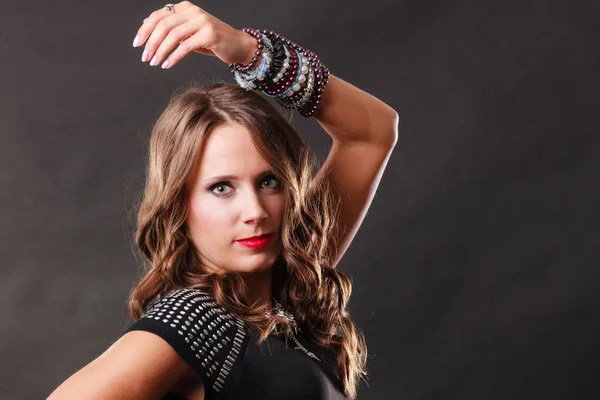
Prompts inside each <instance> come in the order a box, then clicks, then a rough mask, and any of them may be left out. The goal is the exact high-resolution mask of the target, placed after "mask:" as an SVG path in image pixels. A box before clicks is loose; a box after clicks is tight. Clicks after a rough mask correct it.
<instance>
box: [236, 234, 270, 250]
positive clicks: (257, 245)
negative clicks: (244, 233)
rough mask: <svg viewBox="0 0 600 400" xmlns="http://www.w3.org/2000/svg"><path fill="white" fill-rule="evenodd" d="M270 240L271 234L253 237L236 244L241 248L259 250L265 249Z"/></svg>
mask: <svg viewBox="0 0 600 400" xmlns="http://www.w3.org/2000/svg"><path fill="white" fill-rule="evenodd" d="M270 239H271V234H266V235H260V236H253V237H251V238H247V239H240V240H236V242H238V243H239V244H241V245H242V246H245V247H248V248H251V249H261V248H263V247H265V246H266V245H267V243H269V240H270Z"/></svg>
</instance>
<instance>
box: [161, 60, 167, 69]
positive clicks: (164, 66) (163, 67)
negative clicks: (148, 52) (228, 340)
mask: <svg viewBox="0 0 600 400" xmlns="http://www.w3.org/2000/svg"><path fill="white" fill-rule="evenodd" d="M168 66H169V60H165V62H164V63H162V65H161V66H160V67H161V68H162V69H165V68H167V67H168Z"/></svg>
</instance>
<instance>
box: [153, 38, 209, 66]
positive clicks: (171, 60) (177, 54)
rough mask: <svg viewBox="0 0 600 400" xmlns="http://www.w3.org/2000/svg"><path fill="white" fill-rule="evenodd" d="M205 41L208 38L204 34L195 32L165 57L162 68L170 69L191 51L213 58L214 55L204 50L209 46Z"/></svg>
mask: <svg viewBox="0 0 600 400" xmlns="http://www.w3.org/2000/svg"><path fill="white" fill-rule="evenodd" d="M207 39H210V37H209V36H208V35H206V34H205V33H203V32H201V31H198V32H196V33H195V34H194V35H192V36H190V37H189V38H187V39H186V40H184V41H183V42H181V43H180V44H179V46H177V48H176V49H175V50H174V51H173V52H172V53H171V54H170V55H169V56H168V57H167V59H166V60H165V62H164V63H163V65H162V68H171V67H172V66H174V65H176V64H177V63H178V62H179V61H180V60H181V59H182V58H184V57H185V56H187V55H188V54H189V53H191V52H192V51H195V52H197V53H202V54H206V55H209V56H214V55H215V54H214V53H213V52H212V51H211V50H210V49H208V48H206V46H208V45H209V44H208V43H209V41H208V40H207Z"/></svg>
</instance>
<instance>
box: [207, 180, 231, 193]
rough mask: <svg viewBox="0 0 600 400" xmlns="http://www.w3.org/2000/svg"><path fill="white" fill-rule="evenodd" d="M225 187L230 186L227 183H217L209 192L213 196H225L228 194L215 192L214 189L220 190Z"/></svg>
mask: <svg viewBox="0 0 600 400" xmlns="http://www.w3.org/2000/svg"><path fill="white" fill-rule="evenodd" d="M225 187H231V186H230V185H229V183H227V182H218V183H215V184H214V185H212V186H211V187H210V191H211V192H213V193H214V194H216V195H217V196H222V195H226V194H228V193H227V192H224V191H222V190H218V191H216V192H215V189H220V188H225Z"/></svg>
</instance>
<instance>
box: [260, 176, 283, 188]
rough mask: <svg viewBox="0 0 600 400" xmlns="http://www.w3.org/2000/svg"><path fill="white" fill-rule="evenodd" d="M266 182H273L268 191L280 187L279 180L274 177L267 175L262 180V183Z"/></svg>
mask: <svg viewBox="0 0 600 400" xmlns="http://www.w3.org/2000/svg"><path fill="white" fill-rule="evenodd" d="M268 181H272V182H275V183H274V184H273V185H272V186H269V189H274V188H276V187H279V185H280V182H279V179H277V177H275V175H269V176H267V177H266V178H265V179H263V182H268Z"/></svg>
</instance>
